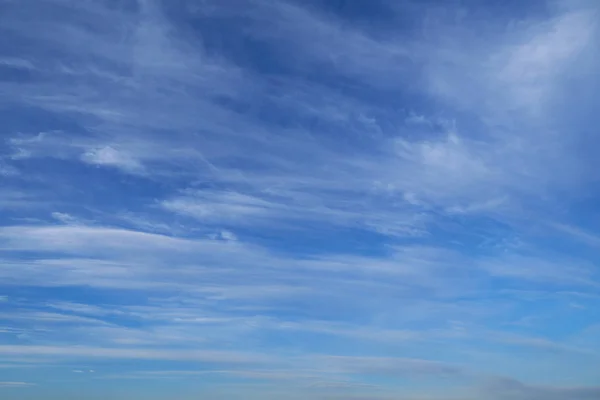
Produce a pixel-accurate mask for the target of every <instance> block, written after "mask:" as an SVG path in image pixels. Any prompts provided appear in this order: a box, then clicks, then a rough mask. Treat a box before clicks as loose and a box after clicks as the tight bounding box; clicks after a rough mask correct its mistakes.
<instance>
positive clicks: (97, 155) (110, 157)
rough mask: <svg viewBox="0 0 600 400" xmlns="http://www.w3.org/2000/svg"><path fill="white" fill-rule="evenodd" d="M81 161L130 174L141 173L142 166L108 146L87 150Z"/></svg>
mask: <svg viewBox="0 0 600 400" xmlns="http://www.w3.org/2000/svg"><path fill="white" fill-rule="evenodd" d="M82 159H83V161H85V162H87V163H90V164H96V165H101V166H110V167H117V168H122V169H123V170H125V171H128V172H132V173H136V172H137V171H142V165H141V164H140V163H139V162H138V161H137V160H135V159H133V158H132V157H131V156H130V155H127V154H124V153H123V152H121V151H119V150H116V149H114V148H113V147H110V146H105V147H102V148H97V149H91V150H88V151H86V152H85V153H84V154H83V156H82Z"/></svg>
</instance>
